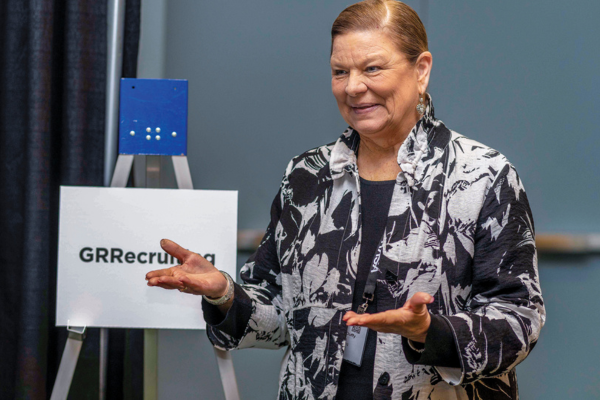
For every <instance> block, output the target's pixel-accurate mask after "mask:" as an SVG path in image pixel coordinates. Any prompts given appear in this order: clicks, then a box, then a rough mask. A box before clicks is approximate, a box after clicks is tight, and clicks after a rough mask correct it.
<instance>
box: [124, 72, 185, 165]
mask: <svg viewBox="0 0 600 400" xmlns="http://www.w3.org/2000/svg"><path fill="white" fill-rule="evenodd" d="M187 112H188V82H187V80H181V79H132V78H123V79H121V99H120V116H119V121H120V122H119V153H120V154H145V155H162V156H179V155H187Z"/></svg>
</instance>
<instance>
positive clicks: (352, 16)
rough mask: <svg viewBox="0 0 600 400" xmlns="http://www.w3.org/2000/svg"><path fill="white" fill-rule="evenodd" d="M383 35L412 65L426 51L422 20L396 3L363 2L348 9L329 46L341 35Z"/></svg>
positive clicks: (386, 0)
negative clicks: (381, 31)
mask: <svg viewBox="0 0 600 400" xmlns="http://www.w3.org/2000/svg"><path fill="white" fill-rule="evenodd" d="M378 29H381V30H383V31H386V32H387V33H388V34H389V35H390V37H391V38H392V40H393V41H394V43H395V44H396V45H397V46H398V49H399V50H400V51H401V52H402V53H404V54H405V55H406V57H407V59H408V60H409V61H410V62H411V63H412V64H414V63H415V62H416V61H417V58H419V55H421V53H423V52H424V51H427V50H428V47H427V32H425V27H424V26H423V23H422V22H421V19H420V18H419V16H418V15H417V13H416V12H415V10H413V9H412V8H410V7H409V6H407V5H406V4H404V3H402V2H400V1H396V0H365V1H361V2H360V3H356V4H353V5H351V6H349V7H347V8H346V9H345V10H344V11H342V12H341V13H340V15H338V17H337V18H336V19H335V21H334V22H333V26H332V27H331V46H332V49H333V40H334V39H335V38H336V36H339V35H343V34H344V33H349V32H357V31H367V30H378Z"/></svg>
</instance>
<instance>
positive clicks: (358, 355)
mask: <svg viewBox="0 0 600 400" xmlns="http://www.w3.org/2000/svg"><path fill="white" fill-rule="evenodd" d="M368 333H369V328H367V327H366V326H349V327H348V334H347V335H346V350H345V351H344V361H347V362H349V363H350V364H352V365H355V366H357V367H360V364H361V363H362V358H363V354H364V352H365V344H366V343H367V334H368Z"/></svg>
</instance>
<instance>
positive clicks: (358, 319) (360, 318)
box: [346, 314, 371, 326]
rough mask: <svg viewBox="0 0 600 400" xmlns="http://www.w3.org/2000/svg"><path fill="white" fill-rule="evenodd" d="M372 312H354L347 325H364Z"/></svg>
mask: <svg viewBox="0 0 600 400" xmlns="http://www.w3.org/2000/svg"><path fill="white" fill-rule="evenodd" d="M370 315H371V314H354V315H353V316H351V317H349V318H348V320H347V321H346V325H358V326H364V325H365V323H366V321H368V320H369V317H370Z"/></svg>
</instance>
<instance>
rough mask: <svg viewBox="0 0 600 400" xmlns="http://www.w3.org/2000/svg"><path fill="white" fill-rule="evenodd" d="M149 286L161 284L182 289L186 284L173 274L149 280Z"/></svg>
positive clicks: (164, 286) (160, 285) (163, 286)
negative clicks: (172, 275)
mask: <svg viewBox="0 0 600 400" xmlns="http://www.w3.org/2000/svg"><path fill="white" fill-rule="evenodd" d="M148 286H159V287H162V288H165V289H167V288H168V289H182V288H183V287H184V286H183V285H182V284H181V282H180V281H179V279H177V278H174V277H171V276H161V277H158V278H152V279H150V280H149V281H148Z"/></svg>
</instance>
